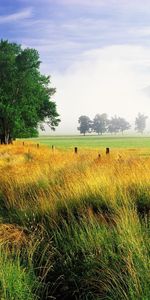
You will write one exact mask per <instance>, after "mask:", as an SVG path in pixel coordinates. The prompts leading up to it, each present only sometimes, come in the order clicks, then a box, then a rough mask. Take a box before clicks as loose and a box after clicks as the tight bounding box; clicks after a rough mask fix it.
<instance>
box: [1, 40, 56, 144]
mask: <svg viewBox="0 0 150 300" xmlns="http://www.w3.org/2000/svg"><path fill="white" fill-rule="evenodd" d="M40 63H41V62H40V59H39V54H38V52H37V51H36V50H35V49H29V48H26V49H22V48H21V46H20V45H18V44H16V43H9V42H8V41H3V40H1V41H0V135H1V136H2V138H1V141H5V143H6V144H7V143H8V142H9V139H10V137H13V138H15V137H30V136H36V135H37V134H38V127H39V125H40V124H43V122H45V123H47V124H48V125H49V126H50V127H51V129H54V128H55V126H57V125H58V124H59V121H60V120H59V116H58V113H57V110H56V104H55V102H54V101H52V99H51V97H52V96H53V94H54V93H55V89H54V88H51V86H50V77H49V76H44V75H42V74H41V73H40Z"/></svg>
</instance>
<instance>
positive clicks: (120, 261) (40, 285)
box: [0, 137, 150, 300]
mask: <svg viewBox="0 0 150 300" xmlns="http://www.w3.org/2000/svg"><path fill="white" fill-rule="evenodd" d="M86 139H87V142H88V138H86ZM94 139H95V138H94V137H91V142H92V140H94ZM100 139H101V138H100ZM62 140H63V139H62ZM75 140H76V139H75ZM104 140H105V138H104V139H103V142H104ZM106 140H107V138H106ZM116 140H117V139H115V140H113V139H112V141H115V142H114V144H115V143H116ZM142 140H145V139H144V138H143V139H142ZM38 141H39V140H38ZM40 141H41V142H42V140H41V139H40ZM47 141H48V144H49V145H50V144H51V140H49V139H47ZM55 141H56V138H55ZM67 141H68V142H69V140H67ZM76 141H77V140H76ZM79 141H81V143H82V141H84V142H85V140H83V138H81V139H79ZM97 141H98V140H97ZM128 141H129V139H128ZM146 141H147V142H148V139H146ZM36 142H37V140H36ZM70 142H71V143H74V139H73V141H70ZM70 142H69V143H70ZM87 142H86V143H87ZM108 142H109V143H110V139H109V140H108ZM58 143H59V145H60V146H59V147H61V145H63V146H64V140H63V141H59V139H58ZM137 143H138V141H137ZM139 143H140V142H139ZM55 145H56V143H55ZM67 145H68V148H69V147H72V146H74V145H73V144H67ZM85 145H88V143H87V144H85ZM115 145H116V144H115ZM80 146H81V144H80ZM101 146H102V145H101ZM106 146H108V145H106V144H105V145H104V147H106ZM109 146H110V147H111V145H110V144H109ZM133 147H134V150H133V151H131V149H130V150H129V149H128V148H129V144H128V146H127V149H118V148H116V147H115V146H114V148H115V149H112V151H111V154H110V155H105V148H104V149H102V151H101V154H102V155H101V158H99V157H98V151H97V148H99V147H97V146H96V149H95V148H92V149H90V150H88V149H85V148H84V147H83V148H81V150H80V151H79V153H78V155H76V154H74V152H73V151H72V150H69V149H68V151H66V150H64V149H61V150H59V149H57V148H56V150H55V151H52V150H51V149H49V148H48V147H45V146H43V147H42V146H40V147H39V148H37V147H36V145H33V144H32V143H29V142H27V141H26V142H25V146H23V144H22V141H21V142H16V143H15V144H14V145H9V146H0V266H1V268H0V299H1V300H38V299H39V300H48V299H56V300H57V299H58V300H99V299H106V300H149V299H150V272H149V271H150V270H149V268H150V250H149V245H150V222H149V220H150V218H149V217H150V155H149V150H148V149H147V148H146V144H144V147H145V148H143V149H138V148H137V149H135V145H134V146H133ZM119 148H121V140H120V147H119Z"/></svg>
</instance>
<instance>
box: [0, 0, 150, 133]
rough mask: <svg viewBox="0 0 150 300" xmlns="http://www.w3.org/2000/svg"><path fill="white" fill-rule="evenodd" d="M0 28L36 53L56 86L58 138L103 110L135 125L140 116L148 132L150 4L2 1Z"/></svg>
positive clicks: (95, 0) (114, 0) (112, 0)
mask: <svg viewBox="0 0 150 300" xmlns="http://www.w3.org/2000/svg"><path fill="white" fill-rule="evenodd" d="M118 2H119V3H118ZM0 25H1V38H3V39H8V40H9V41H13V42H17V43H20V44H22V46H23V47H32V48H35V49H37V50H38V51H39V54H40V58H41V61H42V64H41V71H42V72H43V73H44V74H50V75H51V81H52V85H53V86H54V87H56V89H57V93H56V95H55V96H54V100H55V101H56V103H57V108H58V112H59V113H60V117H61V120H62V121H61V124H60V126H59V127H58V128H57V129H56V132H55V134H71V133H75V134H76V133H78V132H77V126H78V118H79V116H80V115H88V116H89V117H91V118H93V117H94V116H95V114H96V113H103V112H106V113H107V114H108V115H109V117H111V116H114V115H115V114H116V115H119V116H121V117H124V118H126V119H127V120H128V121H129V122H131V121H132V123H133V120H134V119H135V117H136V115H137V114H138V112H141V113H144V114H146V115H147V116H149V120H148V122H147V124H148V126H147V131H149V130H150V1H148V0H144V1H142V3H141V1H139V0H136V1H135V0H133V1H132V3H131V2H130V1H129V0H122V1H117V0H110V1H109V0H108V1H104V0H93V1H90V0H82V1H80V0H55V1H53V0H30V1H29V0H16V1H15V3H14V2H13V4H12V1H11V0H5V1H4V0H2V1H1V4H0ZM46 133H47V134H53V132H51V131H50V130H47V132H46Z"/></svg>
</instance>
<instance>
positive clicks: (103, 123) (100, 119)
mask: <svg viewBox="0 0 150 300" xmlns="http://www.w3.org/2000/svg"><path fill="white" fill-rule="evenodd" d="M107 125H108V118H107V114H105V113H103V114H97V115H96V116H95V117H94V120H93V125H92V129H93V131H94V132H96V133H98V134H101V135H102V134H103V133H105V132H106V131H107Z"/></svg>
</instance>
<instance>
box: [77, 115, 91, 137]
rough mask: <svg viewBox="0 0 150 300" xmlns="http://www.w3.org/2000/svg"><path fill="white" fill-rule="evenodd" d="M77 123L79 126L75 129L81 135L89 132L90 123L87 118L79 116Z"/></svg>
mask: <svg viewBox="0 0 150 300" xmlns="http://www.w3.org/2000/svg"><path fill="white" fill-rule="evenodd" d="M78 123H79V124H80V126H79V127H78V128H77V129H78V130H79V131H80V133H81V134H84V135H85V134H86V133H87V132H90V130H91V127H92V122H91V120H90V118H89V117H87V116H80V118H79V120H78Z"/></svg>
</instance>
